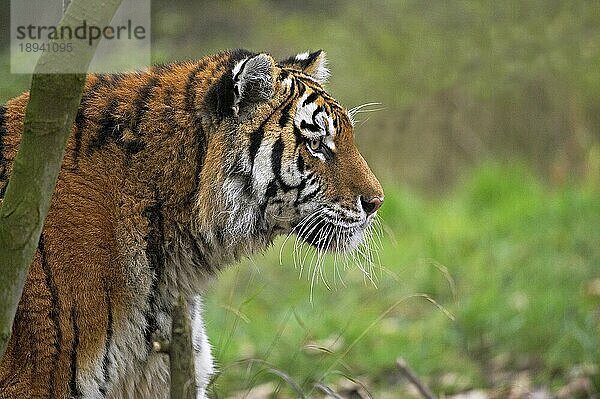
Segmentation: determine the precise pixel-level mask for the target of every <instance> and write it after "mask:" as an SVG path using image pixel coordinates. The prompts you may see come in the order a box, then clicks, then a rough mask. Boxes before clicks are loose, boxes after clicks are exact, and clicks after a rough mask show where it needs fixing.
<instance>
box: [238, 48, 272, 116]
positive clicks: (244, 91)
mask: <svg viewBox="0 0 600 399" xmlns="http://www.w3.org/2000/svg"><path fill="white" fill-rule="evenodd" d="M273 64H274V62H273V59H272V58H271V57H269V56H268V55H267V54H259V55H257V56H254V57H252V58H245V59H243V60H241V61H239V62H238V63H236V64H235V66H234V67H233V69H232V71H231V73H232V76H233V104H232V106H231V109H232V111H233V114H234V115H235V116H236V117H238V116H239V115H240V113H241V112H242V111H243V110H242V108H243V107H244V106H245V105H248V104H256V103H260V102H264V101H268V100H270V99H271V97H273V74H272V71H273Z"/></svg>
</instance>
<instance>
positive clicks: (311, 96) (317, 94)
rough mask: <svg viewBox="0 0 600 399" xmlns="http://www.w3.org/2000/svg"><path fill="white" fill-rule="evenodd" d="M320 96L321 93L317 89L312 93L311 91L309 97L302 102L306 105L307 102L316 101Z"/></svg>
mask: <svg viewBox="0 0 600 399" xmlns="http://www.w3.org/2000/svg"><path fill="white" fill-rule="evenodd" d="M318 97H319V93H317V92H316V91H313V92H312V93H310V94H309V95H308V97H306V99H305V100H304V102H303V103H302V106H303V107H305V106H306V104H309V103H312V102H313V101H315V100H316V99H317V98H318Z"/></svg>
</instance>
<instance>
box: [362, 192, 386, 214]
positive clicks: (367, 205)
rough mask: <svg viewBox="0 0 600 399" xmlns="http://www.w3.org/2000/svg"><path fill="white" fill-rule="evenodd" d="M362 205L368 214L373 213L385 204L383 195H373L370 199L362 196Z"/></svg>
mask: <svg viewBox="0 0 600 399" xmlns="http://www.w3.org/2000/svg"><path fill="white" fill-rule="evenodd" d="M360 205H361V206H362V208H363V210H364V211H365V212H366V213H367V216H369V215H372V214H373V213H375V211H377V209H379V208H381V205H383V197H373V198H369V199H365V198H364V197H362V196H361V197H360Z"/></svg>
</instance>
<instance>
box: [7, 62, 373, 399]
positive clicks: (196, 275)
mask: <svg viewBox="0 0 600 399" xmlns="http://www.w3.org/2000/svg"><path fill="white" fill-rule="evenodd" d="M322 57H323V54H322V53H321V52H317V53H312V54H307V55H303V56H302V57H300V56H298V57H296V58H293V57H292V58H290V59H288V60H286V61H283V62H281V63H275V61H273V60H272V59H271V58H270V57H268V56H266V55H264V54H258V55H257V54H253V53H249V52H247V51H244V50H239V51H233V52H224V53H220V54H217V55H215V56H210V57H206V58H204V59H202V60H199V61H195V62H185V63H177V64H171V65H165V66H157V67H152V68H150V69H149V70H148V71H145V72H138V73H131V74H114V75H91V76H89V77H88V79H87V81H86V85H85V90H84V95H83V98H82V101H81V105H80V108H79V111H78V113H77V116H76V119H75V124H74V126H73V128H72V131H71V135H70V137H69V140H68V143H67V148H66V152H65V158H64V161H63V165H62V168H61V171H60V174H59V178H58V181H57V185H56V189H55V192H54V195H53V198H52V203H51V207H50V210H49V213H48V216H47V219H46V222H45V225H44V229H43V232H42V235H41V238H40V241H39V245H38V248H37V251H36V253H35V257H34V260H33V263H32V265H31V268H30V271H29V274H28V276H27V280H26V282H25V287H24V290H23V296H22V299H21V302H20V303H19V307H18V310H17V315H16V318H15V322H14V326H13V335H12V337H11V340H10V342H9V346H8V348H7V351H6V353H5V355H4V357H3V359H2V362H1V363H0V398H21V397H22V398H25V397H27V398H66V397H82V398H104V397H111V398H117V397H167V395H168V373H167V364H166V358H165V357H164V356H162V355H160V354H155V353H153V352H152V350H151V342H152V339H153V336H154V335H158V336H159V337H162V338H165V339H166V338H168V337H169V335H170V312H171V309H172V307H173V304H174V302H175V300H176V298H177V296H178V295H179V294H180V293H181V294H183V295H184V296H185V297H186V298H188V303H189V309H190V315H191V316H192V323H193V329H194V333H193V335H194V337H193V340H194V352H195V357H196V369H197V370H196V371H197V376H196V377H197V378H196V379H197V383H198V385H199V390H198V397H199V398H203V397H205V387H206V385H207V382H208V378H209V376H210V374H211V373H212V372H213V366H212V359H211V357H210V347H209V346H208V343H207V339H206V336H205V334H204V329H203V326H202V320H201V315H200V308H201V303H200V299H199V298H198V297H197V295H198V294H199V292H200V291H201V289H202V288H203V287H204V285H205V284H206V281H207V280H210V279H211V277H212V276H213V275H214V274H215V272H216V271H217V270H218V269H219V268H220V267H222V266H223V265H224V264H227V263H230V262H232V261H234V260H235V259H238V258H239V257H240V256H243V255H247V254H250V253H252V252H254V251H256V250H259V249H261V248H264V247H265V246H266V245H268V244H269V243H270V242H271V241H272V240H273V238H274V237H275V235H277V234H281V233H286V232H289V231H292V230H293V229H294V228H295V225H297V226H299V225H301V223H302V220H304V219H305V217H306V213H307V212H313V208H314V207H315V206H318V205H319V203H321V204H322V203H326V202H327V201H333V202H334V203H335V204H334V205H335V207H334V206H332V207H331V209H332V212H333V211H335V212H346V213H345V214H344V215H345V216H346V219H344V223H346V224H347V225H348V226H346V227H344V228H345V229H347V230H348V231H345V230H344V231H343V230H341V227H340V231H339V233H336V234H338V237H337V238H338V240H337V241H338V242H339V241H340V237H342V238H343V239H347V240H348V242H350V241H352V240H356V239H357V238H356V236H357V235H358V234H359V233H360V234H362V233H361V232H362V230H360V232H359V227H360V229H363V228H364V226H362V225H364V224H365V223H367V222H368V221H369V220H370V219H369V217H371V215H372V213H373V212H366V211H365V210H364V209H363V210H359V211H360V212H362V213H360V216H361V217H362V219H361V221H360V223H362V225H361V226H362V227H361V226H359V225H358V223H359V222H358V221H357V222H356V223H355V222H354V221H353V220H354V219H357V220H358V216H357V215H358V213H357V214H356V215H355V214H350V211H348V210H346V211H343V210H340V209H342V208H343V206H345V207H346V208H350V207H353V206H356V204H358V207H359V208H360V207H361V206H362V207H363V208H364V207H366V206H369V205H365V204H366V203H367V202H368V201H366V200H365V199H364V198H367V197H368V198H381V201H382V200H383V193H382V191H381V187H380V186H379V183H378V182H377V181H376V179H375V178H374V177H373V176H372V174H371V172H370V171H369V170H368V167H367V166H366V163H364V160H362V157H360V154H358V152H356V151H355V150H354V149H353V146H352V143H351V136H347V132H346V130H348V129H350V128H351V126H350V121H349V120H346V119H345V117H344V116H343V109H342V108H340V107H339V106H337V105H335V103H334V100H333V99H332V98H331V97H329V96H328V95H327V93H325V92H324V91H323V90H322V88H321V86H320V83H319V81H318V80H317V79H318V78H319V76H320V75H319V74H321V75H322V74H323V73H325V72H324V70H323V68H322V67H323V65H321V64H322V63H324V58H322ZM321 77H322V76H321ZM27 100H28V94H27V93H26V94H23V95H22V96H20V97H18V98H16V99H13V100H11V101H9V102H8V103H7V104H6V105H5V106H4V107H2V108H0V198H2V197H3V194H4V191H5V188H6V183H7V181H8V178H9V177H10V173H11V170H12V162H13V160H14V157H15V155H16V151H17V148H18V145H19V141H20V132H21V131H22V129H23V120H24V112H25V108H26V105H27ZM303 115H304V116H303ZM310 115H312V122H311V121H310V120H309V119H306V120H305V119H303V118H304V117H305V116H306V118H309V116H310ZM317 125H318V126H317ZM342 127H343V128H344V129H346V130H342ZM335 129H337V130H335ZM316 131H323V133H322V135H321V137H323V138H322V139H321V142H322V143H329V141H326V140H329V139H328V137H329V136H331V137H330V138H331V147H329V144H327V148H331V149H328V150H325V147H323V148H322V151H323V154H325V155H323V156H322V157H321V156H320V154H321V153H320V150H319V151H318V150H314V151H316V152H314V151H313V150H311V148H313V147H314V146H313V145H312V144H313V143H314V140H316V139H315V138H313V136H314V137H316ZM336 131H339V133H338V134H337V135H336V133H335V132H336ZM342 132H343V133H342ZM319 134H321V133H319ZM336 139H337V140H339V141H337V142H336V141H335V140H336ZM342 139H343V140H342ZM311 140H312V141H311ZM309 142H310V143H311V144H310V146H309V145H308V143H309ZM305 143H306V146H305V145H304V144H305ZM325 145H326V144H323V146H325ZM333 151H338V152H341V151H347V152H348V154H350V155H349V156H350V158H352V159H345V158H344V157H342V156H338V158H337V159H336V160H335V161H336V162H338V164H336V165H335V167H334V168H333V169H334V171H333V172H331V171H330V170H329V169H328V168H327V167H326V166H325V163H324V162H325V159H326V158H327V161H330V159H329V155H330V153H332V152H333ZM344 154H345V152H344ZM309 157H310V158H309ZM313 158H314V159H313ZM321 158H323V159H321ZM335 169H339V170H338V171H336V170H335ZM340 173H341V175H346V174H349V175H352V179H348V181H347V183H344V179H345V177H344V176H340ZM329 174H331V176H329ZM340 178H341V180H339V179H340ZM327 179H333V180H332V181H326V180H327ZM336 179H337V180H339V185H340V187H338V188H336V187H334V186H335V184H333V182H335V181H336ZM357 190H358V191H360V190H362V191H360V193H359V194H358V197H356V195H357V192H358V191H357ZM327 198H329V199H327ZM357 198H359V199H358V200H357ZM326 199H327V200H326ZM342 199H343V200H347V201H348V202H347V203H346V204H343V203H342V202H343V201H342ZM319 201H320V202H319ZM357 201H358V202H357ZM361 201H362V202H361ZM353 204H354V205H353ZM379 205H380V204H379ZM377 207H378V205H377ZM304 208H306V209H304ZM338 208H339V209H338ZM375 210H376V209H375ZM355 213H356V212H355ZM365 215H366V216H365ZM272 216H273V217H272ZM283 216H285V218H282V217H283ZM286 218H287V219H286ZM340 218H341V217H340V216H339V215H338V219H339V220H341V219H340ZM363 219H364V220H363ZM282 220H287V222H282ZM340 223H341V222H340ZM353 223H355V224H353ZM352 229H354V230H352ZM298 233H299V235H301V234H300V232H298ZM344 234H346V235H344ZM303 238H304V239H305V240H306V241H307V242H309V243H311V244H313V245H316V246H317V247H319V246H321V247H323V246H324V245H323V244H322V243H319V239H318V238H315V237H313V236H311V235H310V234H307V235H306V237H303ZM315 240H316V242H315ZM330 241H331V239H330ZM328 245H330V243H329V244H328ZM348 245H351V244H348ZM352 245H353V244H352Z"/></svg>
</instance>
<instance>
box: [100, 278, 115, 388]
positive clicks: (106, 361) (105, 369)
mask: <svg viewBox="0 0 600 399" xmlns="http://www.w3.org/2000/svg"><path fill="white" fill-rule="evenodd" d="M104 299H105V301H106V309H107V313H108V315H107V321H106V342H105V344H104V356H103V357H102V376H103V377H104V384H103V385H102V386H101V387H100V393H101V394H102V396H106V390H107V387H108V383H109V382H110V372H109V371H110V358H109V353H110V345H111V341H112V336H113V313H112V300H111V298H110V288H109V287H108V285H106V284H105V286H104Z"/></svg>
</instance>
